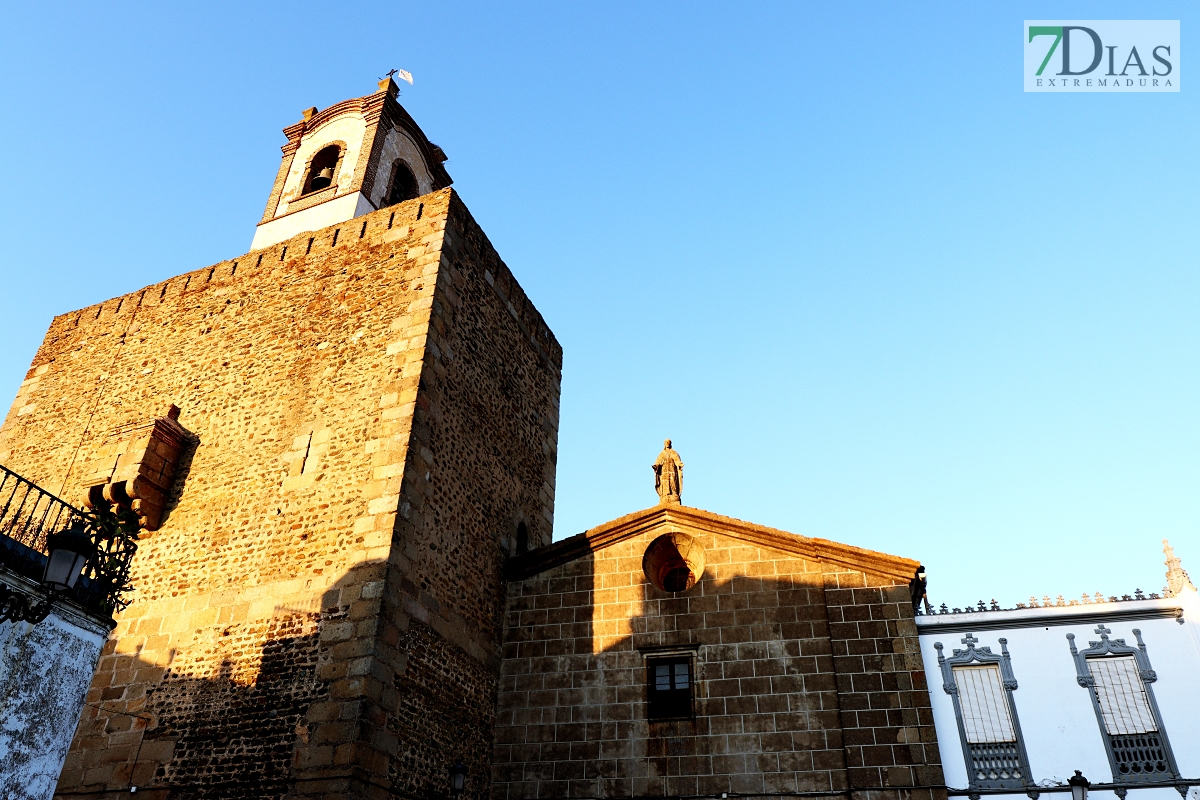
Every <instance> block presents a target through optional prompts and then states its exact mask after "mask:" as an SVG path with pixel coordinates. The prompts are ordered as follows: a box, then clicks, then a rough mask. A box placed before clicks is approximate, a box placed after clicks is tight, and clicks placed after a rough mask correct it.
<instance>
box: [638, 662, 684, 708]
mask: <svg viewBox="0 0 1200 800" xmlns="http://www.w3.org/2000/svg"><path fill="white" fill-rule="evenodd" d="M646 674H647V679H648V683H649V685H648V686H647V689H646V696H647V698H646V699H647V716H648V717H649V718H650V719H652V720H657V719H686V718H689V717H691V716H692V686H693V683H694V681H693V679H692V659H691V657H690V656H673V657H670V658H653V659H648V660H647V661H646Z"/></svg>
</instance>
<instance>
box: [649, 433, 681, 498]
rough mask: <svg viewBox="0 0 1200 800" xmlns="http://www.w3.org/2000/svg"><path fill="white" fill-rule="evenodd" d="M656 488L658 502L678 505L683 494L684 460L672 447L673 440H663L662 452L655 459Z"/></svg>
mask: <svg viewBox="0 0 1200 800" xmlns="http://www.w3.org/2000/svg"><path fill="white" fill-rule="evenodd" d="M651 468H652V469H653V470H654V488H655V489H656V490H657V491H658V502H660V503H662V504H664V505H672V506H677V505H679V504H680V499H679V498H680V495H682V494H683V460H682V459H681V458H680V457H679V453H676V452H675V451H674V450H672V449H671V440H670V439H667V440H666V441H665V442H663V449H662V452H661V453H659V454H658V458H656V459H655V460H654V465H653V466H652V467H651Z"/></svg>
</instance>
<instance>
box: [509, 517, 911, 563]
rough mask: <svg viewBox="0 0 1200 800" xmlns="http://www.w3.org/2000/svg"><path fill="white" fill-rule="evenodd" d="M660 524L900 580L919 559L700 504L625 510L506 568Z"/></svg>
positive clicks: (558, 558)
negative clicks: (816, 536) (719, 511)
mask: <svg viewBox="0 0 1200 800" xmlns="http://www.w3.org/2000/svg"><path fill="white" fill-rule="evenodd" d="M660 528H670V529H672V530H680V531H683V532H684V533H688V532H696V533H717V534H721V535H722V536H728V537H730V538H733V539H740V540H741V541H744V542H747V543H748V544H753V545H757V546H760V547H769V548H771V549H773V550H780V551H782V552H785V553H792V554H794V555H798V556H801V557H803V558H807V559H811V560H813V561H819V562H821V563H823V564H828V565H829V566H830V567H831V568H834V569H850V570H859V571H862V572H869V573H871V574H873V575H880V576H883V577H888V578H895V579H897V580H901V581H908V580H910V579H911V578H912V575H913V573H914V572H915V571H916V569H917V567H918V566H919V563H920V562H917V561H913V560H912V559H908V558H902V557H900V556H892V555H888V554H886V553H879V552H876V551H874V550H866V549H863V548H861V547H854V546H852V545H848V544H841V543H840V542H834V541H830V540H829V539H814V538H810V537H808V536H800V535H798V534H794V533H788V532H787V531H781V530H777V529H775V528H768V527H766V526H763V525H755V524H754V523H751V522H745V521H743V520H740V519H734V518H733V517H724V516H721V515H720V514H713V513H712V512H710V511H704V510H703V509H699V508H691V507H689V506H664V505H659V506H654V507H653V508H648V509H645V510H643V511H636V512H634V513H632V514H627V515H625V516H623V517H619V518H617V519H615V520H613V521H611V522H606V523H605V524H603V525H599V526H597V527H595V528H592V529H591V530H588V531H585V532H583V533H579V534H576V535H575V536H571V537H568V538H566V539H563V540H561V541H558V542H555V543H554V544H552V545H549V546H547V547H540V548H538V549H537V550H533V551H531V552H529V553H525V554H523V555H519V556H516V557H514V558H512V559H510V560H509V562H508V565H507V567H506V574H507V577H508V578H509V579H510V580H522V579H524V578H528V577H531V576H533V575H537V574H538V573H540V572H545V571H546V570H548V569H552V568H554V567H557V566H560V565H562V564H566V563H568V562H570V561H574V560H575V559H577V558H581V557H583V556H586V555H588V554H590V553H595V552H597V551H599V550H603V549H604V548H606V547H609V546H610V545H614V544H616V543H618V542H622V541H624V540H626V539H629V538H632V537H634V536H638V535H641V534H643V533H648V532H651V531H654V530H657V529H660Z"/></svg>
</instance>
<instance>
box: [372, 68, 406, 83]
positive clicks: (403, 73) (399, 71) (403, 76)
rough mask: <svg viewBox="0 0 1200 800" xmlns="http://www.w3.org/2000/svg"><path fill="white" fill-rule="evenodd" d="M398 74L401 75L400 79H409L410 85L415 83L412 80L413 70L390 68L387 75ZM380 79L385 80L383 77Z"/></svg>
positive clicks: (390, 76) (389, 76)
mask: <svg viewBox="0 0 1200 800" xmlns="http://www.w3.org/2000/svg"><path fill="white" fill-rule="evenodd" d="M397 75H399V76H400V80H402V81H408V85H409V86H412V85H413V81H412V73H411V72H409V71H408V70H405V69H390V70H388V72H387V77H388V78H394V77H396V76H397ZM379 80H383V78H380V79H379Z"/></svg>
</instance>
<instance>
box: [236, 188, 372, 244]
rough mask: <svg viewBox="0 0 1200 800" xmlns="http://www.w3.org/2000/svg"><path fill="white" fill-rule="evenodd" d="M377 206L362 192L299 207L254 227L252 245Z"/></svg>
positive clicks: (283, 238)
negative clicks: (299, 208)
mask: <svg viewBox="0 0 1200 800" xmlns="http://www.w3.org/2000/svg"><path fill="white" fill-rule="evenodd" d="M374 210H375V207H374V206H372V205H371V203H370V202H369V201H368V200H367V198H366V197H364V196H363V193H362V192H354V193H353V194H347V195H342V196H341V197H337V198H334V199H333V200H327V201H326V202H324V203H318V204H317V205H315V206H310V207H309V208H306V209H304V210H303V211H297V212H296V213H295V214H289V215H287V216H286V217H281V218H278V219H273V220H271V221H270V222H264V223H263V224H261V225H259V226H258V227H257V228H255V229H254V239H253V241H251V242H250V249H251V250H259V249H261V248H263V247H270V246H271V245H273V244H278V243H279V242H283V241H286V240H288V239H290V238H292V237H293V236H295V235H297V234H300V233H304V232H305V231H318V230H320V229H321V228H327V227H329V226H330V225H336V224H338V223H339V222H345V221H346V220H348V219H353V218H354V217H357V216H361V215H363V214H366V213H368V212H370V211H374Z"/></svg>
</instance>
